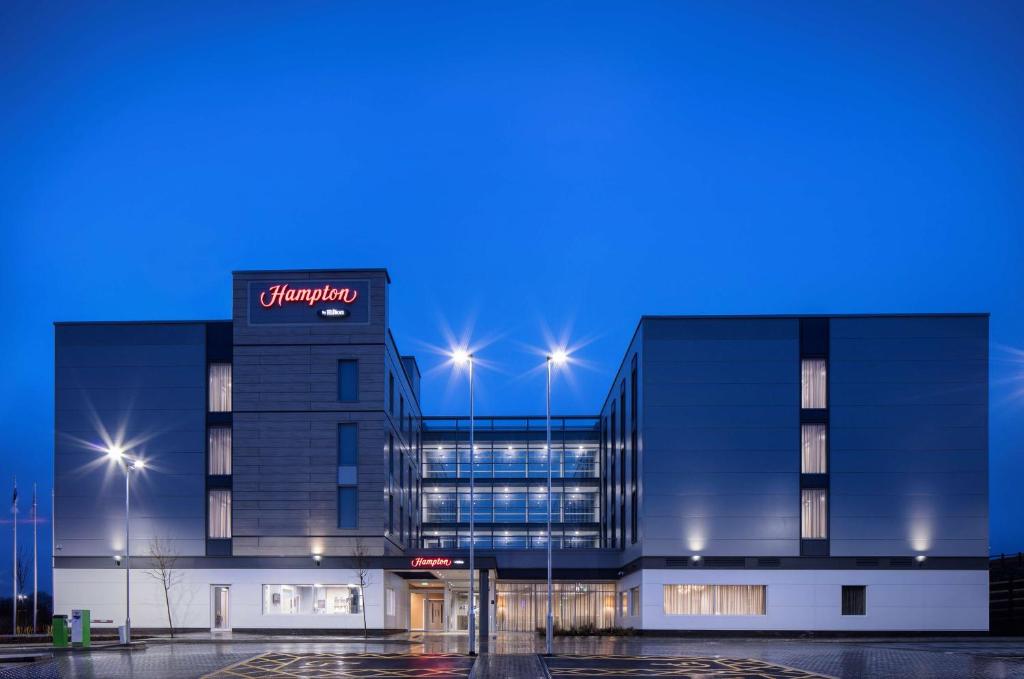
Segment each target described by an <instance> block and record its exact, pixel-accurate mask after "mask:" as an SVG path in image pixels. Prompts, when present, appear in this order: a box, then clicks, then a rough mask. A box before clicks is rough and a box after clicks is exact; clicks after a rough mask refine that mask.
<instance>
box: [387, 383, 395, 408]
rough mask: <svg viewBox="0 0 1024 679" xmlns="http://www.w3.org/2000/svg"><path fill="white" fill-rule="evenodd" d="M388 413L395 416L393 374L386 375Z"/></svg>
mask: <svg viewBox="0 0 1024 679" xmlns="http://www.w3.org/2000/svg"><path fill="white" fill-rule="evenodd" d="M388 412H389V413H391V417H394V416H395V374H394V373H390V372H389V373H388Z"/></svg>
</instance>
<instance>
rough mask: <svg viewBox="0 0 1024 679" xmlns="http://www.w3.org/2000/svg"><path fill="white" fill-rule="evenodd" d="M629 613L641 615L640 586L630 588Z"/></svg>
mask: <svg viewBox="0 0 1024 679" xmlns="http://www.w3.org/2000/svg"><path fill="white" fill-rule="evenodd" d="M629 614H630V615H632V616H638V615H640V587H639V586H637V587H630V588H629Z"/></svg>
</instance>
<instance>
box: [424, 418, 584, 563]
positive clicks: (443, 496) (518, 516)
mask: <svg viewBox="0 0 1024 679" xmlns="http://www.w3.org/2000/svg"><path fill="white" fill-rule="evenodd" d="M599 434H600V432H599V430H598V420H597V419H596V418H589V417H578V418H572V417H559V418H552V421H551V443H552V446H551V448H552V451H551V459H550V462H549V459H548V453H547V450H546V440H545V439H546V432H545V421H544V419H517V418H477V420H476V431H475V451H473V454H472V455H471V454H470V450H469V420H468V419H465V418H462V419H450V418H445V419H441V418H425V419H424V422H423V461H422V464H423V492H422V510H423V534H422V537H421V539H420V544H421V545H422V546H423V547H426V548H465V547H468V546H469V541H470V536H469V517H470V513H471V512H472V515H473V520H474V523H475V524H476V528H475V546H476V547H478V548H484V549H542V548H546V547H547V520H548V504H549V498H548V492H547V476H548V470H549V464H550V471H551V476H552V492H551V497H550V507H551V521H552V538H551V540H552V546H553V547H555V548H558V549H587V548H596V547H600V546H601V535H600V525H601V524H600V522H601V498H600V485H599V484H600V458H599V444H600V440H599ZM470 475H472V476H473V478H474V481H475V484H476V488H475V493H474V501H473V505H472V507H470V500H469V478H470Z"/></svg>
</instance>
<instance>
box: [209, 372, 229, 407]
mask: <svg viewBox="0 0 1024 679" xmlns="http://www.w3.org/2000/svg"><path fill="white" fill-rule="evenodd" d="M209 377H210V393H209V397H208V398H209V401H210V412H211V413H229V412H231V364H230V363H211V364H210V374H209Z"/></svg>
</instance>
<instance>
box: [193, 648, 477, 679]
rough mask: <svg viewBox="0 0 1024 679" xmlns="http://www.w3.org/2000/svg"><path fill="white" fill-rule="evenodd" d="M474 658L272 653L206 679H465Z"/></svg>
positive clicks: (441, 655) (438, 654)
mask: <svg viewBox="0 0 1024 679" xmlns="http://www.w3.org/2000/svg"><path fill="white" fill-rule="evenodd" d="M472 669H473V658H470V657H468V656H465V655H461V654H456V653H434V654H430V655H421V654H413V653H289V652H278V651H271V652H268V653H262V654H260V655H257V656H255V657H252V658H247V659H245V660H242V661H241V662H237V663H235V664H233V665H229V666H228V667H225V668H223V669H220V670H217V671H216V672H212V673H210V674H205V675H203V678H202V679H228V678H238V677H243V678H244V679H264V678H266V679H313V678H315V679H328V678H331V679H334V678H336V677H345V678H346V679H348V678H352V679H378V678H379V679H385V678H386V679H403V678H409V679H412V678H416V679H419V678H420V677H426V678H433V679H456V678H461V679H465V678H466V677H469V673H470V671H471V670H472Z"/></svg>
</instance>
